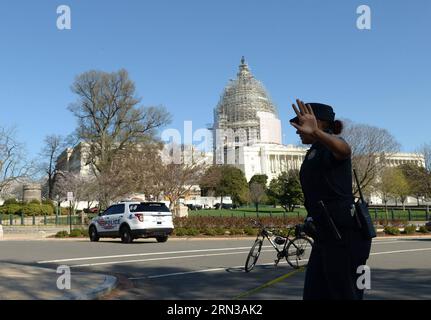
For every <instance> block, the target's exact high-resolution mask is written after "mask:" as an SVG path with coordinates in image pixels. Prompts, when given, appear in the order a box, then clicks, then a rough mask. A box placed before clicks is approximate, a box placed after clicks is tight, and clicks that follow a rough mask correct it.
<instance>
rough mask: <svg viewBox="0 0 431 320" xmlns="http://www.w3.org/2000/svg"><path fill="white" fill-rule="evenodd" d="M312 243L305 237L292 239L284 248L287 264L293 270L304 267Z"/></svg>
mask: <svg viewBox="0 0 431 320" xmlns="http://www.w3.org/2000/svg"><path fill="white" fill-rule="evenodd" d="M312 247H313V242H312V241H311V240H310V239H309V238H306V237H297V238H295V239H293V240H292V241H291V242H290V243H289V245H288V246H287V248H286V251H287V256H286V260H287V263H288V264H289V265H290V266H291V267H292V268H294V269H299V268H301V267H306V266H307V264H308V259H309V258H310V254H311V249H312Z"/></svg>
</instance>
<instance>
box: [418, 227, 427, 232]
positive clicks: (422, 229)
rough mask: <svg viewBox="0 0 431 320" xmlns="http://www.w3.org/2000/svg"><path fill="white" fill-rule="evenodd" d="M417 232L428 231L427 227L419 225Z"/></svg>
mask: <svg viewBox="0 0 431 320" xmlns="http://www.w3.org/2000/svg"><path fill="white" fill-rule="evenodd" d="M419 232H420V233H428V232H429V231H428V229H427V227H426V226H420V227H419Z"/></svg>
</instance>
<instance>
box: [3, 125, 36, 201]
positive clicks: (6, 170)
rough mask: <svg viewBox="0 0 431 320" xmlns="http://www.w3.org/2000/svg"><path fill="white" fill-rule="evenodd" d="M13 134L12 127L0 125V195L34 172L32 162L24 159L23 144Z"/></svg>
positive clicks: (6, 192) (8, 191)
mask: <svg viewBox="0 0 431 320" xmlns="http://www.w3.org/2000/svg"><path fill="white" fill-rule="evenodd" d="M15 135H16V134H15V129H14V128H3V127H0V195H7V194H8V193H10V192H11V188H14V187H15V186H16V184H17V183H18V182H19V181H21V180H24V179H26V178H28V177H30V176H32V175H33V174H34V173H35V166H34V162H33V161H27V160H26V155H25V150H24V146H23V145H22V144H20V143H19V142H18V141H17V140H16V137H15Z"/></svg>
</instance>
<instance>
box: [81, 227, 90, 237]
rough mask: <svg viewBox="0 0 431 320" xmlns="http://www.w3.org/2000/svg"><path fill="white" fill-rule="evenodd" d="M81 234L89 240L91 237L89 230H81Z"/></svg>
mask: <svg viewBox="0 0 431 320" xmlns="http://www.w3.org/2000/svg"><path fill="white" fill-rule="evenodd" d="M81 234H82V236H83V237H86V238H88V237H89V234H88V229H81Z"/></svg>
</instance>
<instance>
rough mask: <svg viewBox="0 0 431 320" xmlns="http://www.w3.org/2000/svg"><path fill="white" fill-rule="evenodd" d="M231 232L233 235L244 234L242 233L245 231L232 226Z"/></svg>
mask: <svg viewBox="0 0 431 320" xmlns="http://www.w3.org/2000/svg"><path fill="white" fill-rule="evenodd" d="M229 232H230V234H231V235H242V234H244V231H243V230H242V229H239V228H230V229H229Z"/></svg>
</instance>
